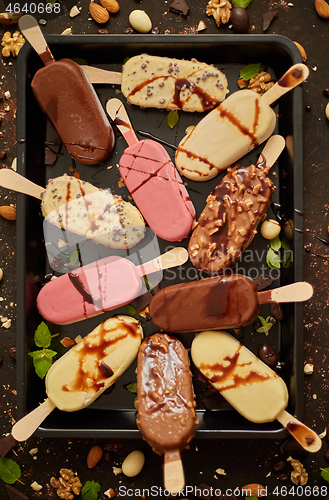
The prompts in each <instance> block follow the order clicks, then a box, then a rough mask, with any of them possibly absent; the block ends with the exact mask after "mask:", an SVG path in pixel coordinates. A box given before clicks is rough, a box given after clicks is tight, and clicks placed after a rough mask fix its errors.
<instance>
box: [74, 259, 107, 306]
mask: <svg viewBox="0 0 329 500" xmlns="http://www.w3.org/2000/svg"><path fill="white" fill-rule="evenodd" d="M97 269H98V268H97ZM68 276H69V278H70V281H71V283H72V285H74V287H75V288H76V290H77V291H78V292H79V293H80V294H81V296H82V299H83V300H84V301H85V302H88V304H94V305H95V306H97V307H99V308H100V309H101V307H102V300H101V298H95V297H93V296H92V295H91V293H90V292H89V290H87V289H86V288H85V286H84V284H83V282H82V281H81V279H80V277H79V274H78V273H77V272H75V271H72V272H70V273H68Z"/></svg>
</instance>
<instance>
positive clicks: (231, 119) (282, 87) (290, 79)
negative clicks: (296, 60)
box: [175, 64, 309, 181]
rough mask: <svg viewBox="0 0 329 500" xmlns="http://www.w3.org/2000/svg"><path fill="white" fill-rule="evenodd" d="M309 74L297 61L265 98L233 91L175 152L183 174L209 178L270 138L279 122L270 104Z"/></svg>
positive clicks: (251, 93)
mask: <svg viewBox="0 0 329 500" xmlns="http://www.w3.org/2000/svg"><path fill="white" fill-rule="evenodd" d="M308 74H309V70H308V68H307V66H305V65H304V64H295V65H294V66H292V67H291V68H290V69H289V70H288V71H287V73H285V74H284V75H283V76H282V77H281V78H280V79H279V80H278V82H277V83H276V84H275V85H274V86H273V87H272V88H271V89H270V90H268V91H267V92H266V93H265V94H264V95H263V96H262V97H261V96H259V94H257V93H256V92H254V91H252V90H239V91H237V92H234V93H233V94H231V95H230V96H229V97H228V98H227V99H226V100H225V101H224V102H223V103H222V104H220V105H219V106H217V107H216V108H215V109H213V110H212V111H211V112H210V113H208V114H207V115H206V116H205V117H204V118H203V119H202V120H201V121H200V122H199V123H198V124H197V125H196V126H195V127H194V128H193V129H192V130H191V131H190V132H189V133H188V134H187V135H186V136H185V137H184V138H183V139H182V140H181V141H180V143H179V145H178V147H177V151H176V155H175V163H176V167H177V168H178V170H179V171H180V173H181V174H182V175H184V176H185V177H187V178H188V179H192V180H194V181H207V180H208V179H212V178H213V177H215V176H216V175H218V174H219V173H220V172H221V171H222V170H224V169H225V168H227V167H228V166H230V165H232V164H234V163H235V162H236V161H237V160H239V159H240V158H242V156H244V155H245V154H247V153H248V152H249V151H251V150H252V149H254V148H255V147H256V146H258V145H259V144H261V143H262V142H264V141H265V140H266V139H268V137H269V136H270V135H271V134H272V132H273V130H274V128H275V125H276V115H275V113H274V111H273V109H272V108H271V107H270V104H272V103H273V102H274V101H276V99H278V98H279V97H280V96H281V95H283V94H285V93H286V92H288V91H289V90H291V89H293V88H294V87H296V86H297V85H299V84H301V83H302V82H303V81H304V80H305V79H306V78H307V76H308Z"/></svg>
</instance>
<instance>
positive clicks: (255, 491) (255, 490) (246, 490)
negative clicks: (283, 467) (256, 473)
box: [242, 483, 267, 498]
mask: <svg viewBox="0 0 329 500" xmlns="http://www.w3.org/2000/svg"><path fill="white" fill-rule="evenodd" d="M242 493H243V494H244V495H246V496H248V497H256V498H261V497H263V496H265V495H266V494H267V492H266V488H265V486H263V485H262V484H258V483H251V484H246V485H245V486H243V487H242Z"/></svg>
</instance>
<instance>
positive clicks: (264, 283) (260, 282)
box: [255, 274, 273, 292]
mask: <svg viewBox="0 0 329 500" xmlns="http://www.w3.org/2000/svg"><path fill="white" fill-rule="evenodd" d="M272 283H273V278H271V276H268V275H267V274H261V275H260V276H258V278H256V279H255V285H256V286H257V290H258V291H259V292H260V291H261V290H264V288H267V287H268V286H270V285H271V284H272Z"/></svg>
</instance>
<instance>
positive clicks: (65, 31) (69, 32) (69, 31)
mask: <svg viewBox="0 0 329 500" xmlns="http://www.w3.org/2000/svg"><path fill="white" fill-rule="evenodd" d="M61 35H72V28H66V29H65V30H64V31H62V33H61Z"/></svg>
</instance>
